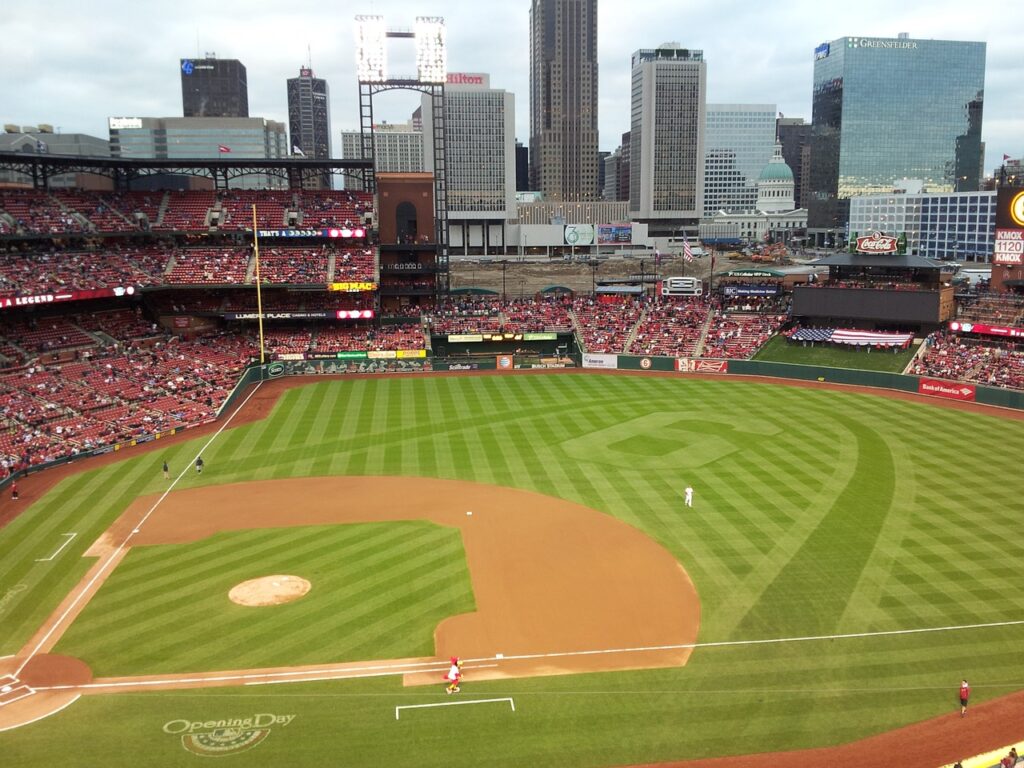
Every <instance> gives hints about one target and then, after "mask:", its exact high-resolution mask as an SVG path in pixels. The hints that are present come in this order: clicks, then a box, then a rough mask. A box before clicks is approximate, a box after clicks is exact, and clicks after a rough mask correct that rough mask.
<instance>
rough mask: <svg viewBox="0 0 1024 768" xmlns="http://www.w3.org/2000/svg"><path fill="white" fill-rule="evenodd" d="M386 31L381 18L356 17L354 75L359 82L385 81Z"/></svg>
mask: <svg viewBox="0 0 1024 768" xmlns="http://www.w3.org/2000/svg"><path fill="white" fill-rule="evenodd" d="M385 37H387V29H386V28H385V27H384V17H383V16H356V75H357V77H358V78H359V81H360V82H365V83H383V82H385V81H386V80H387V71H388V67H387V61H388V52H387V47H386V46H385V44H384V39H385Z"/></svg>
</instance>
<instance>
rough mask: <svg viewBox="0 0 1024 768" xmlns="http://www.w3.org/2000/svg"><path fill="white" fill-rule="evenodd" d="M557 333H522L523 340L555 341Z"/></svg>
mask: <svg viewBox="0 0 1024 768" xmlns="http://www.w3.org/2000/svg"><path fill="white" fill-rule="evenodd" d="M557 340H558V334H557V333H539V332H538V333H524V334H523V341H557Z"/></svg>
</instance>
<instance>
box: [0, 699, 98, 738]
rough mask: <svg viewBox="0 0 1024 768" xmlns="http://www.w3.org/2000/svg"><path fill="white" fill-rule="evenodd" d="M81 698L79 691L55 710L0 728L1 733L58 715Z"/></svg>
mask: <svg viewBox="0 0 1024 768" xmlns="http://www.w3.org/2000/svg"><path fill="white" fill-rule="evenodd" d="M80 698H82V694H80V693H79V694H78V695H77V696H74V697H72V698H71V700H70V701H68V702H67V703H65V704H61V705H60V706H59V707H57V708H56V709H55V710H53V711H51V712H47V713H46V714H45V715H40V716H39V717H33V718H32V719H31V720H27V721H26V722H24V723H18V724H17V725H9V726H7V727H6V728H0V733H3V732H4V731H13V730H14V729H15V728H21V727H22V726H23V725H32V723H38V722H39V721H40V720H45V719H46V718H48V717H50V716H51V715H56V714H57V713H58V712H60V711H61V710H64V709H67V708H68V707H70V706H71V705H72V704H74V703H75V702H76V701H78V700H79V699H80Z"/></svg>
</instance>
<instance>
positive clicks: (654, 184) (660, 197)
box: [629, 43, 770, 231]
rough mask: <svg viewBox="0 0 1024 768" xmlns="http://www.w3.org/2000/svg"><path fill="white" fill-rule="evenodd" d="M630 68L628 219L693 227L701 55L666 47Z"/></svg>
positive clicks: (698, 201) (698, 203)
mask: <svg viewBox="0 0 1024 768" xmlns="http://www.w3.org/2000/svg"><path fill="white" fill-rule="evenodd" d="M632 62H633V89H632V90H633V98H632V105H631V122H630V128H631V130H630V141H629V211H630V216H631V217H632V218H634V219H638V220H641V221H644V220H647V221H650V222H652V224H653V222H656V221H661V222H663V224H664V225H665V226H669V227H671V228H676V227H679V226H682V225H684V224H688V223H696V221H697V220H698V219H699V218H700V217H701V214H702V213H703V210H704V207H703V206H704V132H705V93H706V90H707V67H706V64H705V62H704V52H703V51H698V50H693V49H690V48H680V47H679V44H678V43H666V44H665V45H663V46H660V47H658V48H656V49H654V50H641V51H637V52H636V53H634V54H633V57H632ZM769 156H770V155H769ZM766 161H767V158H766ZM758 170H760V169H758ZM651 231H653V230H651Z"/></svg>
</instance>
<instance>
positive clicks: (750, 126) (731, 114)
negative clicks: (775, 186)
mask: <svg viewBox="0 0 1024 768" xmlns="http://www.w3.org/2000/svg"><path fill="white" fill-rule="evenodd" d="M705 119H706V124H707V130H706V131H705V134H704V215H705V216H714V215H715V214H716V213H718V212H719V211H725V212H726V213H739V212H742V211H752V210H754V207H755V206H756V205H757V178H758V176H760V174H761V171H763V170H764V167H765V166H766V165H768V161H769V160H771V159H772V152H774V151H775V105H774V104H708V105H707V112H706V114H705Z"/></svg>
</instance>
